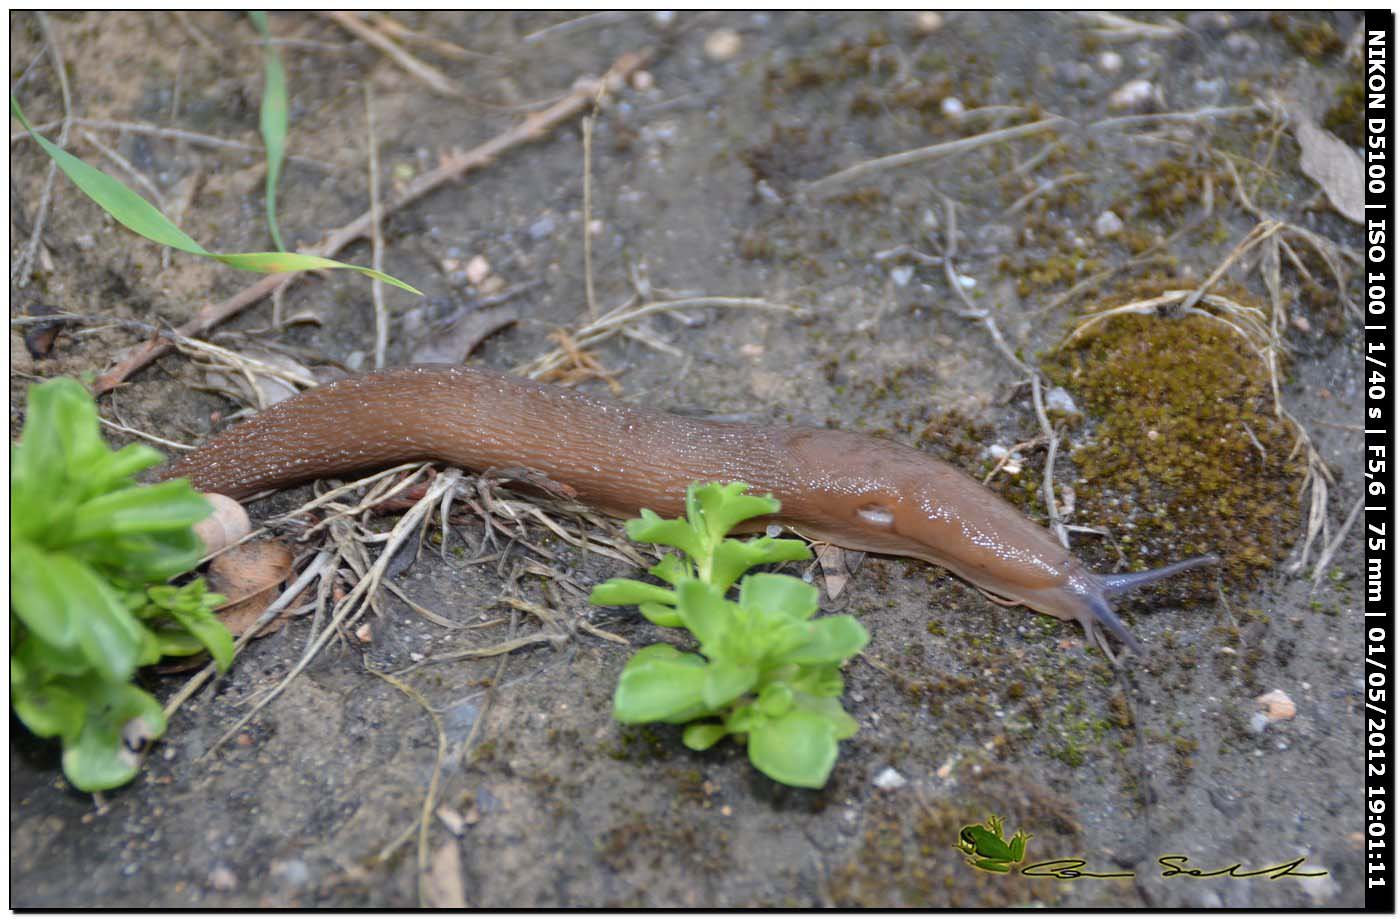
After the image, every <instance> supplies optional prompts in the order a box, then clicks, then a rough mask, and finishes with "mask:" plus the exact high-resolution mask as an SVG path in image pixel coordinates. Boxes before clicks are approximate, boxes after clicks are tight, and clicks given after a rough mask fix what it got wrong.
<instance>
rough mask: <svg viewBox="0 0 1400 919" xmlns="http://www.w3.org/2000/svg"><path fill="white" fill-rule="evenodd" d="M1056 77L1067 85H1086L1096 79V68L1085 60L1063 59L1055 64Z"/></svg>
mask: <svg viewBox="0 0 1400 919" xmlns="http://www.w3.org/2000/svg"><path fill="white" fill-rule="evenodd" d="M1055 77H1056V78H1057V79H1058V80H1059V81H1060V82H1061V83H1063V84H1065V85H1066V86H1086V85H1088V83H1089V81H1090V80H1092V79H1094V68H1093V67H1090V66H1089V65H1088V64H1086V63H1084V62H1083V61H1061V62H1060V63H1058V64H1056V65H1055Z"/></svg>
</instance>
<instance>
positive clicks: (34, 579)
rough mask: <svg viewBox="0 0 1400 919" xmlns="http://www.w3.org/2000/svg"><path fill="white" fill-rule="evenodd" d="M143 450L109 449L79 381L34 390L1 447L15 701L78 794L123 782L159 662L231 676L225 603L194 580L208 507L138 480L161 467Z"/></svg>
mask: <svg viewBox="0 0 1400 919" xmlns="http://www.w3.org/2000/svg"><path fill="white" fill-rule="evenodd" d="M161 459H162V457H161V454H160V453H159V452H157V451H156V450H153V449H151V448H150V447H147V446H144V445H142V444H131V445H129V446H126V447H123V448H122V449H120V450H116V451H113V450H112V449H111V448H109V447H108V446H107V444H106V442H104V441H103V439H102V436H101V434H100V433H99V431H98V422H97V406H96V405H95V404H94V403H93V400H92V396H91V395H89V393H88V391H87V390H86V389H84V388H83V386H82V385H81V384H79V383H78V382H77V381H75V380H71V379H64V378H59V379H55V380H50V381H48V382H46V383H43V384H41V385H38V386H32V387H30V389H29V397H28V404H27V409H26V416H25V421H24V430H23V432H22V433H21V436H20V440H19V442H18V443H12V444H11V445H10V698H11V704H12V705H13V706H14V710H15V714H16V715H18V716H19V719H20V720H21V721H22V722H24V725H25V726H26V727H27V728H29V730H31V731H33V732H34V733H35V734H37V735H39V736H40V737H58V738H60V739H61V740H62V742H63V771H64V774H65V775H67V776H68V779H69V781H71V782H72V783H73V784H74V785H75V786H76V787H78V788H81V789H83V790H85V791H97V790H100V789H104V788H113V787H116V786H118V785H122V784H124V783H126V782H128V781H130V780H131V779H132V777H133V776H135V774H136V769H137V766H138V765H139V763H140V757H139V751H140V749H141V746H142V745H143V744H144V743H145V742H146V741H147V740H150V739H153V738H155V737H159V736H160V735H161V734H163V733H164V732H165V715H164V713H163V712H162V711H161V707H160V703H158V702H157V701H156V700H155V699H154V698H153V697H152V696H151V695H150V694H149V693H147V692H146V691H144V690H142V689H141V688H139V687H137V686H134V685H131V679H132V677H133V675H134V674H135V672H136V668H138V667H141V666H144V665H147V664H153V663H155V662H156V661H158V660H160V659H161V657H163V656H167V655H168V656H183V655H189V654H194V653H197V652H199V651H208V652H209V653H210V655H211V656H212V657H213V658H214V661H215V662H216V663H217V664H218V666H219V669H220V670H223V669H226V668H227V667H228V665H229V663H230V662H231V661H232V660H233V640H232V638H231V637H230V636H229V633H228V630H227V629H226V628H224V626H223V624H222V623H220V622H219V621H218V619H217V618H215V616H214V614H213V612H212V610H213V608H214V607H215V606H217V605H218V604H219V603H222V602H223V599H224V598H223V597H221V596H219V595H218V594H212V593H208V592H207V591H206V590H205V585H204V582H203V581H202V580H195V581H192V582H190V583H188V584H185V585H183V586H178V587H177V586H173V585H170V584H168V583H166V582H167V581H168V580H169V579H170V578H172V577H174V576H176V575H179V574H182V573H184V572H186V571H189V570H190V569H191V568H193V567H194V566H195V564H196V563H197V562H198V561H199V558H200V556H201V555H202V554H203V551H204V547H203V545H202V544H201V542H200V540H199V537H197V536H196V535H195V534H194V531H193V530H192V529H191V526H192V524H194V523H195V522H197V521H199V520H201V519H202V518H204V517H206V516H207V515H208V514H209V511H210V507H209V503H208V502H207V501H205V500H204V498H203V497H201V496H200V495H199V493H198V492H196V491H195V490H194V489H193V488H191V487H190V484H189V482H187V481H186V480H184V479H175V480H172V481H169V482H161V483H159V484H157V485H138V484H137V483H136V482H135V481H134V480H133V478H132V476H133V475H134V474H135V473H137V472H139V471H140V470H142V469H145V468H147V467H149V466H153V465H155V464H157V463H159V462H160V461H161Z"/></svg>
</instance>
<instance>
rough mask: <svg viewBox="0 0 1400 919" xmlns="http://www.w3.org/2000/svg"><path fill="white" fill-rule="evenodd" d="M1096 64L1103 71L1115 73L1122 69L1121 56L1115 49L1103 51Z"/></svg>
mask: <svg viewBox="0 0 1400 919" xmlns="http://www.w3.org/2000/svg"><path fill="white" fill-rule="evenodd" d="M1098 65H1099V69H1100V70H1102V71H1103V72H1104V73H1117V72H1118V71H1120V70H1122V69H1123V56H1122V55H1121V54H1119V53H1118V52H1117V51H1105V52H1104V53H1103V54H1100V55H1099V59H1098Z"/></svg>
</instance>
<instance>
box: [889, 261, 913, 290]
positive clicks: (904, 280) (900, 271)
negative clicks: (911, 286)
mask: <svg viewBox="0 0 1400 919" xmlns="http://www.w3.org/2000/svg"><path fill="white" fill-rule="evenodd" d="M912 277H914V266H913V265H900V266H899V267H898V268H891V269H890V280H891V281H894V284H895V286H896V287H903V286H904V285H906V284H908V283H909V279H910V278H912Z"/></svg>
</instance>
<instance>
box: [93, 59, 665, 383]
mask: <svg viewBox="0 0 1400 919" xmlns="http://www.w3.org/2000/svg"><path fill="white" fill-rule="evenodd" d="M650 59H651V52H649V51H644V52H629V53H627V54H624V55H622V56H621V57H619V58H618V59H617V60H616V61H614V62H613V65H612V67H611V68H610V69H609V70H608V72H607V73H606V74H604V76H603V77H602V78H601V79H602V80H603V82H604V83H606V85H607V86H608V87H612V86H613V85H614V84H615V83H616V84H617V85H621V81H622V80H625V79H626V77H628V76H630V75H631V74H632V73H633V72H635V71H636V70H638V69H640V68H641V67H643V66H645V64H646V63H647V62H648V61H649V60H650ZM596 89H597V82H596V81H592V80H583V81H579V82H578V83H576V84H575V86H574V89H573V90H572V91H571V92H570V93H569V94H568V95H567V96H565V97H564V98H563V99H561V100H560V101H559V102H557V103H555V104H554V105H552V106H550V107H549V108H548V109H546V110H544V111H542V112H538V113H535V114H532V115H528V116H526V117H525V118H524V119H522V120H521V121H520V123H519V124H517V125H516V126H515V127H513V128H511V129H510V130H508V131H506V132H505V133H503V134H500V135H498V136H497V137H495V138H493V139H492V140H489V141H487V142H486V143H484V144H481V145H480V146H478V147H475V148H473V149H471V150H468V151H466V152H462V153H455V154H452V155H451V156H448V157H446V158H445V159H444V161H443V163H442V165H441V166H439V167H438V168H437V169H434V170H433V171H431V172H428V173H424V174H423V175H421V176H419V177H418V178H417V179H415V180H414V181H413V182H411V183H409V185H408V186H407V187H406V188H404V190H403V191H402V192H401V193H400V194H399V195H398V196H397V197H396V198H394V199H393V200H391V201H389V202H387V203H386V204H385V207H384V215H386V216H387V215H388V214H392V213H395V212H397V211H399V210H401V209H402V208H404V207H407V206H408V205H409V204H412V203H413V202H415V201H417V200H418V199H420V198H422V197H424V196H425V195H427V194H428V193H429V192H432V191H435V190H436V189H438V188H439V187H441V186H442V185H445V184H447V183H449V182H452V181H455V180H457V179H460V178H461V177H462V176H464V175H466V174H467V173H468V172H472V171H474V170H476V169H480V168H482V167H484V166H487V165H489V164H490V163H491V162H493V161H494V160H496V159H498V158H499V157H500V156H501V155H502V154H504V153H505V152H506V151H508V150H511V149H513V148H514V147H517V146H520V145H521V144H525V143H529V142H531V141H535V140H539V139H540V138H542V137H544V136H545V135H546V134H547V133H548V132H549V131H551V130H553V129H554V128H555V127H557V126H559V125H560V124H563V123H565V122H566V121H568V120H569V119H571V118H573V117H574V116H576V115H578V113H579V112H581V111H583V110H584V109H585V108H587V107H588V105H590V104H591V103H592V101H593V99H594V97H595V95H596ZM371 222H372V221H371V215H370V214H369V213H368V212H366V213H364V214H361V215H360V216H359V217H357V218H356V219H355V220H353V221H351V222H350V223H348V224H346V225H345V226H343V227H340V228H339V229H337V230H335V231H333V232H331V233H330V234H329V235H328V236H327V237H326V239H325V240H324V241H323V242H321V243H320V244H319V245H316V246H313V247H311V248H310V249H309V250H307V252H308V254H311V255H319V256H322V257H325V258H333V257H334V256H335V255H336V254H337V253H339V252H340V251H341V250H342V249H344V248H345V247H346V246H348V245H349V244H350V243H352V242H355V241H356V240H359V239H362V238H364V237H365V236H366V235H367V234H368V233H369V230H370V225H371ZM296 277H298V276H297V275H285V274H277V275H270V276H268V277H265V278H263V279H261V280H259V281H258V282H257V283H255V284H253V285H251V286H249V287H247V288H245V289H244V290H242V291H240V292H239V293H237V294H235V295H234V296H232V297H230V298H229V299H227V300H224V301H223V302H221V303H210V304H206V305H205V306H204V307H203V308H201V309H200V311H199V313H198V315H196V316H195V318H193V319H191V320H190V321H189V322H187V323H185V324H184V325H183V326H181V327H180V333H181V334H183V335H186V336H189V337H195V336H198V335H201V334H203V333H204V332H207V331H208V330H209V329H211V328H213V327H214V326H216V325H219V324H220V323H222V322H224V321H225V320H227V319H229V318H230V317H232V316H235V315H237V314H238V313H240V312H242V311H243V310H245V309H247V308H248V307H249V306H252V305H253V304H255V303H258V302H260V301H261V300H262V299H263V298H265V297H267V296H269V295H270V294H271V293H272V292H273V291H274V290H276V289H278V288H279V287H281V286H283V285H285V284H289V283H291V282H292V280H293V279H294V278H296ZM170 349H171V344H170V342H169V341H165V340H160V341H154V342H148V343H146V344H144V345H141V346H138V347H137V348H136V349H135V350H134V351H133V352H131V353H129V354H128V355H127V356H126V357H125V358H123V359H122V360H121V361H119V362H118V363H117V365H116V366H114V367H113V368H112V369H111V370H109V371H107V372H106V373H104V374H103V375H102V376H101V377H99V378H98V379H97V381H96V383H95V385H94V389H95V391H96V392H97V393H98V394H99V395H100V394H101V393H104V392H108V391H110V390H111V389H113V388H115V387H117V386H119V385H121V383H122V382H123V381H125V380H126V379H127V378H128V377H130V376H131V375H132V374H133V373H135V372H136V371H137V370H140V369H141V368H142V367H145V366H146V365H147V364H149V363H151V362H152V361H154V360H155V359H156V358H158V357H160V356H161V355H163V354H166V353H168V352H169V351H170Z"/></svg>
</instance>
